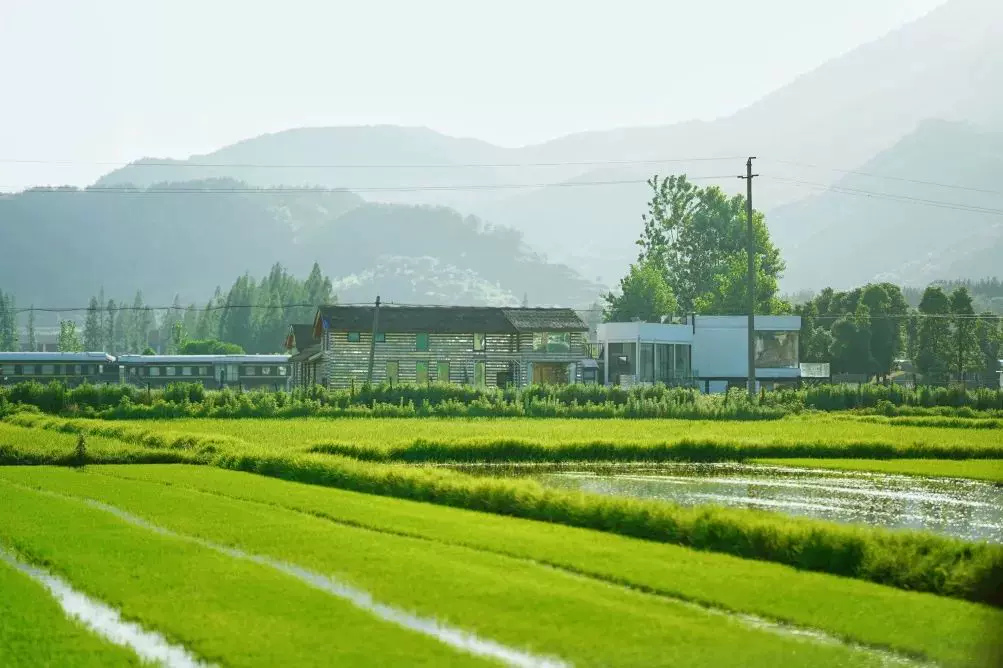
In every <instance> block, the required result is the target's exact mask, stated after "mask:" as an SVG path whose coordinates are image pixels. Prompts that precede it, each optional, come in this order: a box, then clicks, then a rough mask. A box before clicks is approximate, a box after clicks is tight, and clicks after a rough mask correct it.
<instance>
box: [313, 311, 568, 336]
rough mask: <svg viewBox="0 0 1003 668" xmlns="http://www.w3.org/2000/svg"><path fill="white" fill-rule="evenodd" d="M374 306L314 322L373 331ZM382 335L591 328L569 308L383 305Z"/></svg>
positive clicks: (334, 327) (324, 313) (322, 313)
mask: <svg viewBox="0 0 1003 668" xmlns="http://www.w3.org/2000/svg"><path fill="white" fill-rule="evenodd" d="M373 310H374V308H373V307H372V306H321V307H320V309H319V310H318V311H317V316H318V317H317V320H316V321H315V322H314V326H315V327H316V329H315V333H319V332H320V329H321V319H322V318H323V319H324V320H326V321H327V327H328V329H332V330H335V331H341V332H369V331H372V328H373ZM378 329H379V331H381V332H389V333H395V332H434V333H437V334H471V333H474V332H484V333H486V334H514V333H516V332H534V331H536V332H542V331H548V332H585V331H588V325H586V324H585V323H584V322H582V319H581V318H579V317H578V314H577V313H575V312H574V311H573V310H572V309H567V308H498V307H490V306H382V307H380V320H379V327H378Z"/></svg>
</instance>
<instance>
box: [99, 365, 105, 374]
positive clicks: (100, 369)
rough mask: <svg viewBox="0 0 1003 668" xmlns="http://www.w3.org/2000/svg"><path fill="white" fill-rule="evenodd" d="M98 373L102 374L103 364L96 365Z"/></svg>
mask: <svg viewBox="0 0 1003 668" xmlns="http://www.w3.org/2000/svg"><path fill="white" fill-rule="evenodd" d="M98 373H104V364H98Z"/></svg>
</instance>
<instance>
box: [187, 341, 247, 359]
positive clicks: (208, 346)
mask: <svg viewBox="0 0 1003 668" xmlns="http://www.w3.org/2000/svg"><path fill="white" fill-rule="evenodd" d="M178 354H180V355H243V354H244V349H243V348H241V347H240V346H238V345H237V344H236V343H227V342H225V341H217V340H216V339H203V340H195V341H185V342H184V343H183V344H182V345H181V348H180V349H179V350H178Z"/></svg>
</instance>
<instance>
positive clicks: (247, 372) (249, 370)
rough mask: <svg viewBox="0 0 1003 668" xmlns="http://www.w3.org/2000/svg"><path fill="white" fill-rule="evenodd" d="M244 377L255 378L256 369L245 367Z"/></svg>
mask: <svg viewBox="0 0 1003 668" xmlns="http://www.w3.org/2000/svg"><path fill="white" fill-rule="evenodd" d="M244 375H245V376H253V375H254V367H253V366H245V367H244Z"/></svg>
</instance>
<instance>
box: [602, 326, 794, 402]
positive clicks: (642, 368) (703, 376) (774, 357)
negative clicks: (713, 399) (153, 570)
mask: <svg viewBox="0 0 1003 668" xmlns="http://www.w3.org/2000/svg"><path fill="white" fill-rule="evenodd" d="M800 330H801V318H800V317H799V316H787V315H766V316H764V315H760V316H756V318H755V345H756V350H755V356H756V381H757V383H759V384H762V385H765V386H767V387H772V386H775V385H783V384H794V383H797V382H799V380H800V376H801V371H800V364H799V359H798V335H799V332H800ZM598 338H599V344H600V347H601V348H602V351H603V353H602V359H603V367H604V374H603V380H604V381H605V382H606V383H607V384H610V383H613V384H631V383H665V384H667V385H688V386H693V387H698V388H700V389H701V390H703V391H705V392H721V391H724V390H726V389H727V388H728V387H729V386H740V387H745V383H746V379H747V374H748V357H747V352H748V319H747V318H746V316H713V315H709V316H704V315H696V316H687V317H686V318H684V319H682V320H680V321H679V322H673V323H647V322H612V323H604V324H601V325H599V328H598Z"/></svg>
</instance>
